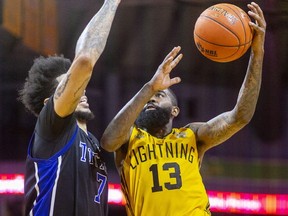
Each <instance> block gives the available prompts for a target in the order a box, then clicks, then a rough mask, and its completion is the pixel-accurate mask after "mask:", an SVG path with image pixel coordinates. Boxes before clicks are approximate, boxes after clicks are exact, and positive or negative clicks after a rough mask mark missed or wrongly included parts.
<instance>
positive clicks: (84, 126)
mask: <svg viewBox="0 0 288 216" xmlns="http://www.w3.org/2000/svg"><path fill="white" fill-rule="evenodd" d="M77 124H78V127H79V128H81V129H82V130H83V131H84V132H85V133H86V134H88V131H87V124H86V122H84V121H78V120H77Z"/></svg>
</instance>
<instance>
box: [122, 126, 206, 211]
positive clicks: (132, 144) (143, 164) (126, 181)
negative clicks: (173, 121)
mask: <svg viewBox="0 0 288 216" xmlns="http://www.w3.org/2000/svg"><path fill="white" fill-rule="evenodd" d="M121 184H122V190H123V193H124V195H125V197H126V202H127V205H126V210H127V214H128V215H129V216H207V215H211V214H210V211H209V201H208V196H207V193H206V190H205V187H204V185H203V182H202V178H201V175H200V172H199V159H198V152H197V147H196V140H195V135H194V132H193V131H192V130H191V129H189V128H180V129H176V128H174V129H173V130H172V132H171V133H170V134H168V135H167V136H166V137H164V138H163V139H159V138H156V137H153V136H151V135H150V134H148V133H147V132H146V131H144V130H141V129H139V128H134V129H133V131H132V136H131V138H130V141H129V146H128V151H127V155H126V158H125V160H124V162H123V168H122V173H121Z"/></svg>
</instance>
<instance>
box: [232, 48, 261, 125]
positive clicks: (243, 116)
mask: <svg viewBox="0 0 288 216" xmlns="http://www.w3.org/2000/svg"><path fill="white" fill-rule="evenodd" d="M263 58H264V50H263V49H261V50H258V52H257V53H256V52H255V51H254V50H252V51H251V55H250V59H249V64H248V68H247V73H246V76H245V79H244V81H243V84H242V86H241V89H240V92H239V95H238V99H237V104H236V106H235V108H234V110H233V111H234V113H235V114H236V115H235V117H236V119H237V120H239V121H241V122H243V123H248V122H249V121H250V120H251V119H252V117H253V115H254V112H255V109H256V104H257V101H258V97H259V92H260V87H261V80H262V67H263Z"/></svg>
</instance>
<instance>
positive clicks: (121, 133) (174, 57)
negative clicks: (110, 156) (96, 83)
mask: <svg viewBox="0 0 288 216" xmlns="http://www.w3.org/2000/svg"><path fill="white" fill-rule="evenodd" d="M180 49H181V48H180V47H175V48H174V49H173V50H172V51H171V52H170V53H169V54H168V55H167V56H166V58H165V59H164V61H163V62H162V63H161V64H160V66H159V67H158V69H157V71H156V73H155V74H154V76H153V77H152V79H151V80H150V81H149V82H148V83H146V84H145V85H144V86H143V87H142V89H141V90H140V91H139V92H138V93H137V94H136V95H135V96H134V97H133V98H132V99H131V100H130V101H129V102H128V103H127V104H126V105H125V106H124V107H123V108H122V109H121V110H120V112H119V113H118V114H117V115H116V116H115V118H114V119H113V120H112V121H111V122H110V124H109V125H108V127H107V128H106V130H105V131H104V134H103V136H102V138H101V141H100V143H101V146H102V147H103V148H104V149H105V150H106V151H110V152H113V151H115V150H117V149H119V148H120V147H121V146H122V145H123V144H125V143H126V142H127V141H128V139H129V137H130V134H131V128H132V126H133V124H134V122H135V120H136V118H137V117H138V115H139V114H140V112H141V110H142V109H143V107H144V105H145V104H146V103H147V102H148V101H149V100H150V98H151V97H152V96H153V95H154V94H155V93H156V92H158V91H160V90H164V89H167V88H169V87H170V86H172V85H174V84H177V83H179V82H180V81H181V80H180V78H179V77H174V78H170V72H171V71H172V69H173V68H174V67H176V65H177V64H178V63H179V61H180V60H181V59H182V56H183V55H182V54H179V55H178V53H179V52H180Z"/></svg>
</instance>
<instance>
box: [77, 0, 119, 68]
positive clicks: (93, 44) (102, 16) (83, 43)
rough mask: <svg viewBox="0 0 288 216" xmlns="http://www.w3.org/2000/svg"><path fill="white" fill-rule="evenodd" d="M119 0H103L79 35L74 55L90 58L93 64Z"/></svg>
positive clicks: (107, 33)
mask: <svg viewBox="0 0 288 216" xmlns="http://www.w3.org/2000/svg"><path fill="white" fill-rule="evenodd" d="M119 3H120V1H115V0H105V2H104V4H103V6H102V7H101V8H100V10H99V11H98V12H97V13H96V14H95V15H94V17H93V18H92V19H91V20H90V22H89V23H88V25H87V26H86V27H85V29H84V31H83V32H82V34H81V35H80V37H79V39H78V41H77V44H76V50H75V56H76V57H77V56H78V55H80V54H83V55H85V56H87V57H89V58H90V59H91V64H92V65H94V64H95V62H96V61H97V59H98V58H99V57H100V55H101V54H102V52H103V50H104V48H105V45H106V42H107V38H108V35H109V32H110V29H111V26H112V22H113V19H114V17H115V14H116V10H117V7H118V5H119Z"/></svg>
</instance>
